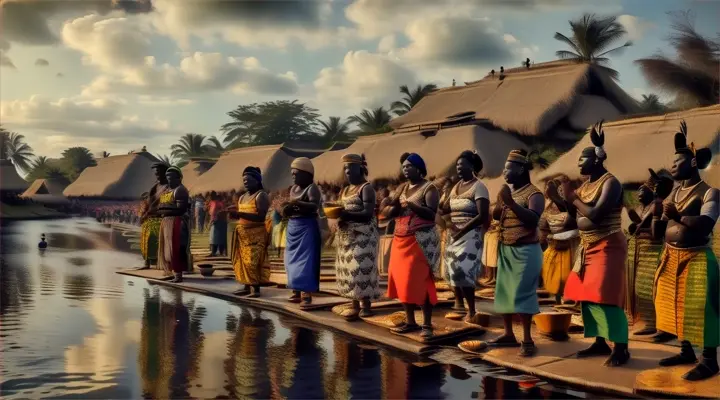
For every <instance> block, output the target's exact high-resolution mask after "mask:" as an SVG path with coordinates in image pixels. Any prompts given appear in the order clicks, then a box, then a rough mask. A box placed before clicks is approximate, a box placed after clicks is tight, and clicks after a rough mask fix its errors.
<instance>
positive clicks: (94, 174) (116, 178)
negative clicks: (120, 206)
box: [63, 151, 158, 200]
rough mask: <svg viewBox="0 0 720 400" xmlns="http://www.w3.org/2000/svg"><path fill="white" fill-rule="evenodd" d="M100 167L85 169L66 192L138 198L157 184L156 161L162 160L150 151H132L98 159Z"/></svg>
mask: <svg viewBox="0 0 720 400" xmlns="http://www.w3.org/2000/svg"><path fill="white" fill-rule="evenodd" d="M96 161H97V166H94V167H89V168H85V170H84V171H83V172H82V173H81V174H80V176H79V177H78V178H77V179H76V180H75V182H73V183H71V184H70V185H69V186H68V187H67V188H65V190H64V191H63V194H64V195H65V196H66V197H69V198H73V197H84V198H96V199H105V200H135V199H139V198H140V197H141V195H142V193H144V192H147V191H148V190H149V189H150V188H151V187H152V185H153V184H154V183H155V175H154V174H153V171H152V165H153V163H156V162H158V159H157V158H156V157H155V156H153V155H152V154H150V153H148V152H147V151H139V152H132V153H130V154H123V155H119V156H110V157H106V158H99V159H97V160H96Z"/></svg>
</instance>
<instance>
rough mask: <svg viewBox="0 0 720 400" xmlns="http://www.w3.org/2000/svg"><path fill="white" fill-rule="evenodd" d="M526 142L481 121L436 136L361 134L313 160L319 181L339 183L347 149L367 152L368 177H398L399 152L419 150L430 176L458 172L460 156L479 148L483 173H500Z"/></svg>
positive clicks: (440, 131) (444, 131)
mask: <svg viewBox="0 0 720 400" xmlns="http://www.w3.org/2000/svg"><path fill="white" fill-rule="evenodd" d="M515 148H526V146H525V145H524V144H523V143H522V142H521V141H520V140H518V139H516V138H515V137H513V136H512V135H508V134H507V133H505V132H503V131H500V130H489V129H487V128H485V127H482V126H478V125H465V126H459V127H455V128H449V129H441V130H439V131H437V133H436V134H434V135H433V136H427V137H426V136H425V135H423V134H422V133H420V132H409V133H400V134H394V135H393V134H381V135H372V136H364V137H361V138H359V139H358V140H357V141H356V142H355V143H353V144H352V145H351V146H350V147H348V148H347V149H345V150H341V151H330V152H327V153H324V154H322V155H320V156H318V157H317V158H316V159H315V160H313V164H314V165H315V180H316V181H317V182H327V183H339V182H342V180H343V174H342V163H341V161H340V159H341V157H342V155H343V154H345V153H358V154H365V158H366V159H367V162H368V172H369V176H368V179H370V180H377V179H395V178H398V177H399V176H400V156H401V155H402V154H403V153H405V152H415V153H418V154H420V155H421V156H422V157H423V159H425V163H426V165H427V169H428V175H430V176H443V175H446V174H448V173H455V172H454V171H455V162H456V160H457V156H458V155H459V154H460V153H461V152H463V151H464V150H477V152H478V154H480V157H481V158H482V159H483V163H484V165H485V168H484V170H483V175H485V176H491V177H494V176H498V175H500V173H501V172H502V170H503V165H504V163H505V159H506V158H507V154H508V152H509V151H510V150H512V149H515Z"/></svg>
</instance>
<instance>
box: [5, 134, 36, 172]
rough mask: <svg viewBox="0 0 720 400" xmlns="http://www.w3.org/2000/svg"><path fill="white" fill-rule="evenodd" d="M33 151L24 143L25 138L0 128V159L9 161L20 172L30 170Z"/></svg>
mask: <svg viewBox="0 0 720 400" xmlns="http://www.w3.org/2000/svg"><path fill="white" fill-rule="evenodd" d="M32 157H33V149H32V147H30V146H29V145H28V144H27V143H25V136H23V135H20V134H18V133H15V132H8V131H7V130H5V129H4V128H3V127H2V126H0V159H2V160H10V161H11V162H12V163H13V165H15V168H17V169H19V170H20V171H22V172H26V171H29V170H30V163H31V159H32Z"/></svg>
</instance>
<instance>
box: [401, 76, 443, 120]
mask: <svg viewBox="0 0 720 400" xmlns="http://www.w3.org/2000/svg"><path fill="white" fill-rule="evenodd" d="M435 90H437V85H435V84H432V83H429V84H427V85H424V86H423V85H417V87H416V88H415V89H413V90H412V91H411V90H410V88H408V87H407V85H402V86H400V93H401V94H403V98H402V100H399V101H394V102H393V103H392V104H391V105H390V111H392V112H393V113H395V115H397V116H400V115H403V114H406V113H407V112H408V111H410V109H411V108H413V107H415V104H417V103H418V102H419V101H420V100H422V98H423V97H425V96H427V95H428V94H429V93H430V92H433V91H435Z"/></svg>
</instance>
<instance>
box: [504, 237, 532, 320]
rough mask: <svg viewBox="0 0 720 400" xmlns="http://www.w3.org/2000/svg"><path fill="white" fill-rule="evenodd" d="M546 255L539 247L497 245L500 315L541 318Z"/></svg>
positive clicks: (529, 245)
mask: <svg viewBox="0 0 720 400" xmlns="http://www.w3.org/2000/svg"><path fill="white" fill-rule="evenodd" d="M542 264H543V253H542V248H541V247H540V244H539V243H534V244H525V245H518V246H509V245H505V244H502V243H500V244H499V245H498V266H497V283H496V285H495V312H496V313H498V314H538V313H539V312H540V306H539V304H538V295H537V290H538V284H539V281H540V271H541V270H542Z"/></svg>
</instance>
